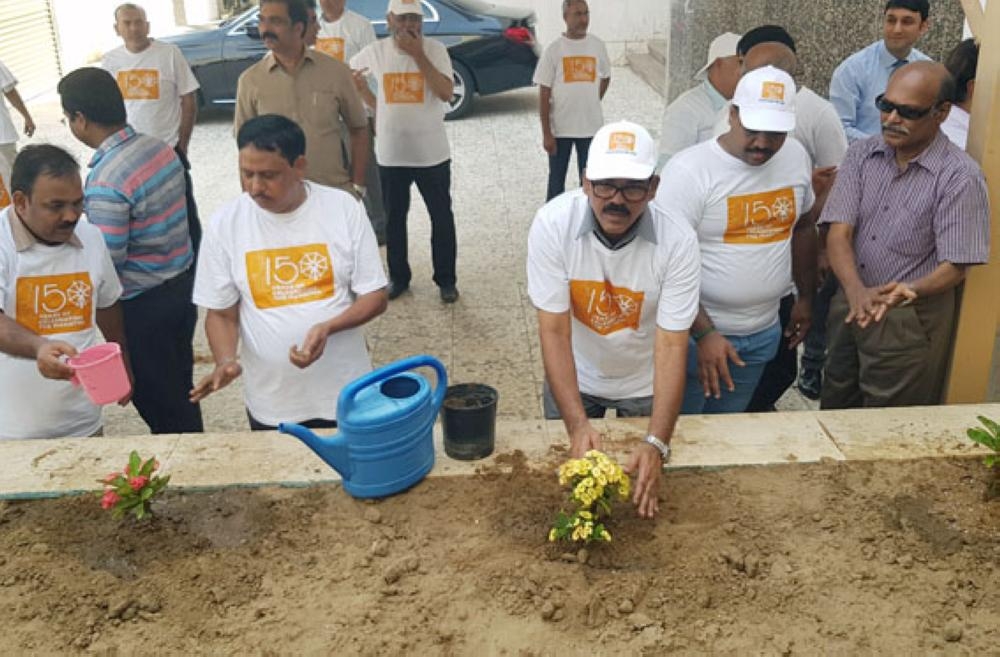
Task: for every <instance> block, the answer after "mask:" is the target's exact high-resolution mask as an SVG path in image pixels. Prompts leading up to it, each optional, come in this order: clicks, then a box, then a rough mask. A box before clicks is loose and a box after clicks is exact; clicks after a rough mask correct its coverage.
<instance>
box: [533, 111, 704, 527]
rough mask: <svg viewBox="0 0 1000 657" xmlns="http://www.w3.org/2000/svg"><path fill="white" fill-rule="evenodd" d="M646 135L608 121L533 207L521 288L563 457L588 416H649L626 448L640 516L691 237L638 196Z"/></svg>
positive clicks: (650, 485)
mask: <svg viewBox="0 0 1000 657" xmlns="http://www.w3.org/2000/svg"><path fill="white" fill-rule="evenodd" d="M655 170H656V144H655V143H654V142H653V139H652V137H650V136H649V133H648V132H647V131H646V130H645V129H644V128H642V127H640V126H638V125H635V124H634V123H628V122H620V123H612V124H609V125H606V126H604V127H603V128H601V129H600V130H598V132H597V134H596V135H594V140H593V143H592V144H591V150H590V159H589V160H588V162H587V170H586V172H585V175H584V181H583V189H582V190H575V191H572V192H569V193H566V194H563V195H561V196H559V197H558V198H556V199H554V200H552V201H550V202H549V203H547V204H546V205H545V206H544V207H543V208H542V209H540V210H539V211H538V213H537V214H536V215H535V220H534V222H533V223H532V225H531V232H530V234H529V236H528V295H529V296H530V297H531V302H532V303H533V304H534V305H535V308H537V309H538V332H539V337H540V339H541V347H542V359H543V361H544V363H545V378H546V386H545V390H544V394H545V416H546V417H547V418H550V419H557V418H560V417H561V418H562V419H563V422H564V423H565V425H566V431H567V433H568V434H569V437H570V449H571V453H572V454H573V456H577V457H579V456H582V455H583V454H585V453H586V452H587V450H590V449H600V448H601V442H602V440H601V434H600V433H599V432H598V431H597V429H596V428H594V427H593V426H592V425H591V423H590V418H600V417H603V416H604V414H605V412H606V411H607V409H610V408H613V409H616V410H617V412H618V415H619V416H649V417H650V420H649V435H648V436H647V438H646V439H645V442H644V444H642V445H640V446H639V448H638V449H637V450H636V451H635V453H634V454H633V458H632V462H631V466H630V468H629V469H630V471H632V472H637V473H638V474H637V477H636V488H635V497H634V499H633V501H634V502H635V503H636V504H637V505H638V509H639V513H640V515H643V516H647V517H651V516H652V515H654V514H655V513H656V511H657V500H656V490H657V487H658V486H659V474H658V473H659V470H660V466H661V463H665V462H666V461H667V459H668V458H669V456H670V447H669V444H670V438H671V436H672V435H673V430H674V423H675V422H676V420H677V414H678V412H679V410H680V404H681V396H682V393H683V389H684V369H685V361H686V355H687V347H688V328H689V327H690V326H691V322H692V321H693V320H694V318H695V315H696V313H697V311H698V277H699V258H698V248H697V238H696V237H695V234H694V232H693V231H692V230H691V227H690V226H688V225H687V223H686V222H685V221H683V220H675V219H671V218H669V217H667V216H665V215H664V214H662V213H660V212H659V211H658V210H656V209H655V208H654V207H653V206H652V205H650V202H651V201H652V200H653V198H654V196H655V195H656V190H657V186H658V184H659V177H658V176H656V175H655Z"/></svg>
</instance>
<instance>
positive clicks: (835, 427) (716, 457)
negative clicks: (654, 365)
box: [0, 404, 1000, 499]
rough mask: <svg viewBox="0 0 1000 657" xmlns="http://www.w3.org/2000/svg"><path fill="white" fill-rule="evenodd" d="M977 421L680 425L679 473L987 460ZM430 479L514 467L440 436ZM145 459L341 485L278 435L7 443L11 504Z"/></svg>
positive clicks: (507, 434)
mask: <svg viewBox="0 0 1000 657" xmlns="http://www.w3.org/2000/svg"><path fill="white" fill-rule="evenodd" d="M977 415H987V416H989V417H993V418H1000V404H972V405H962V406H935V407H914V408H896V409H885V410H883V409H864V410H851V411H806V412H796V413H769V414H743V415H717V416H687V417H682V418H681V419H680V421H679V422H678V427H677V432H676V435H675V437H674V442H673V446H674V457H673V459H672V461H671V467H672V468H686V467H724V466H736V465H768V464H777V463H805V462H816V461H820V460H822V459H833V460H892V459H899V460H903V459H915V458H929V457H948V456H969V455H977V454H986V453H987V451H986V450H985V449H983V448H980V447H979V446H978V445H975V444H974V443H972V442H971V441H970V440H969V439H968V438H966V436H965V430H966V429H967V428H968V427H970V426H974V425H976V424H977V421H976V416H977ZM597 425H598V427H599V428H600V429H601V430H602V431H603V432H604V434H605V436H606V439H605V449H606V451H607V452H609V453H610V454H612V455H614V456H615V457H616V458H618V459H620V460H621V459H624V458H625V456H626V455H627V453H628V451H629V450H630V449H631V446H632V445H634V444H635V441H636V440H640V439H642V437H643V436H645V432H646V420H645V419H638V418H637V419H609V420H601V421H598V422H597ZM434 441H435V447H436V450H437V458H436V463H435V466H434V470H433V472H432V473H431V476H462V475H469V474H473V473H474V472H476V471H477V470H479V469H481V468H483V467H484V466H490V467H494V466H497V465H498V464H499V465H500V466H501V467H503V465H504V463H503V460H500V461H498V460H497V459H495V458H490V459H485V460H481V461H455V460H453V459H451V458H449V457H448V456H446V455H445V453H444V449H443V446H442V438H441V433H440V426H438V427H436V428H435V436H434ZM133 449H136V450H138V451H139V453H140V454H142V455H143V456H144V457H148V456H152V455H156V456H157V457H158V458H159V459H160V461H161V463H162V466H163V470H164V471H165V472H168V473H170V474H171V477H172V478H171V486H172V487H174V488H184V489H188V490H200V489H216V488H223V487H245V486H268V485H280V486H306V485H310V484H316V483H331V482H338V481H340V476H339V475H338V474H337V473H336V472H334V470H333V469H332V468H330V467H328V466H327V465H326V464H325V463H324V462H323V461H322V460H320V459H319V457H317V456H316V455H315V454H313V453H312V451H311V450H310V449H309V448H307V447H306V446H305V445H303V444H302V443H300V442H299V441H298V440H296V439H295V438H292V437H291V436H285V435H281V434H277V433H256V434H252V433H249V432H247V433H234V434H204V435H185V436H148V435H147V436H130V437H114V438H112V437H104V438H65V439H57V440H11V441H0V463H3V464H4V465H3V471H4V476H3V480H2V482H0V499H32V498H41V497H58V496H62V495H73V494H79V493H82V492H86V491H96V490H99V489H100V488H101V486H100V484H99V483H98V481H97V480H98V479H100V478H101V477H103V476H104V475H105V474H107V473H108V472H110V471H112V470H117V469H120V468H122V467H123V466H124V465H125V462H126V460H127V458H128V454H129V452H130V451H131V450H133ZM514 450H520V452H522V453H523V455H524V459H525V460H526V462H527V463H529V464H531V465H532V466H534V467H540V468H555V467H556V466H557V465H558V464H559V463H561V462H562V461H563V460H564V459H565V458H566V456H567V454H568V441H567V439H566V434H565V431H564V429H563V426H562V423H561V422H558V421H555V422H553V421H548V422H546V421H532V420H528V421H509V422H505V421H501V422H499V423H498V425H497V446H496V452H495V454H494V456H500V455H510V454H511V453H512V452H513V451H514Z"/></svg>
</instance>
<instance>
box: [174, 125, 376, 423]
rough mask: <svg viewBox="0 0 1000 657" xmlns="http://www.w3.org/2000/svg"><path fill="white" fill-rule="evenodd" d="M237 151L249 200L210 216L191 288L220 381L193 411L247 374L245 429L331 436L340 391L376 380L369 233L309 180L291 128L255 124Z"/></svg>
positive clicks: (351, 211)
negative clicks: (369, 341)
mask: <svg viewBox="0 0 1000 657" xmlns="http://www.w3.org/2000/svg"><path fill="white" fill-rule="evenodd" d="M236 143H237V146H238V147H239V160H240V179H241V182H242V184H243V190H244V193H243V194H242V195H241V196H240V197H239V198H237V199H236V200H234V201H232V202H230V203H228V204H227V205H225V206H224V207H223V208H222V209H221V210H219V211H218V212H217V213H216V214H215V216H214V217H212V221H211V223H210V224H209V225H208V227H207V229H206V231H205V238H204V241H203V243H202V247H201V252H200V254H199V257H198V273H197V277H196V280H195V286H194V301H195V303H197V304H198V305H199V306H202V307H203V308H207V309H208V314H207V316H206V318H205V333H206V334H207V335H208V344H209V346H210V347H211V349H212V356H213V357H214V359H215V370H214V371H213V372H212V373H211V374H209V375H208V376H206V377H205V378H203V379H202V380H201V381H200V382H199V383H198V385H196V386H195V387H194V389H193V390H192V391H191V400H192V401H194V402H197V401H199V400H201V399H203V398H205V397H206V396H207V395H209V394H211V393H213V392H215V391H216V390H219V389H221V388H223V387H225V386H227V385H229V383H231V382H232V381H233V379H235V378H236V377H238V376H240V374H242V373H243V370H244V369H245V370H246V381H245V391H246V405H247V415H248V416H249V419H250V428H251V429H253V430H255V431H256V430H271V429H274V428H275V427H276V425H278V424H279V423H280V422H296V423H298V424H302V425H304V426H307V427H310V428H317V427H318V428H322V427H334V426H336V421H335V418H336V417H337V396H338V395H339V394H340V389H341V388H342V387H343V386H344V385H345V384H347V383H348V382H349V381H352V380H353V379H355V378H357V377H359V376H361V375H362V374H365V373H366V372H368V371H369V370H371V361H370V359H369V357H368V349H367V347H366V346H365V337H364V333H363V332H362V331H361V326H362V325H364V324H365V323H367V322H368V321H370V320H372V319H374V318H375V317H377V316H379V315H380V314H382V313H383V312H384V311H385V308H386V304H387V303H388V302H387V300H386V294H385V287H386V278H385V273H384V272H383V270H382V263H381V260H380V259H379V254H378V245H377V244H376V243H375V233H374V232H373V231H372V228H371V225H370V224H369V222H368V218H367V216H366V215H365V209H364V206H363V205H361V204H360V203H359V202H358V201H357V199H355V198H354V197H353V196H352V195H351V194H348V193H347V192H345V191H342V190H340V189H335V188H332V187H323V186H322V185H318V184H316V183H313V182H307V181H305V179H304V178H305V172H306V158H305V152H306V138H305V134H304V133H303V132H302V129H301V128H300V127H299V126H298V125H297V124H296V123H295V122H293V121H292V120H290V119H288V118H285V117H283V116H278V115H276V114H265V115H264V116H259V117H256V118H253V119H250V120H249V121H247V122H246V123H244V124H243V126H242V127H241V128H240V131H239V134H238V135H237V137H236ZM240 341H242V342H243V347H242V349H239V343H240ZM241 357H242V364H241Z"/></svg>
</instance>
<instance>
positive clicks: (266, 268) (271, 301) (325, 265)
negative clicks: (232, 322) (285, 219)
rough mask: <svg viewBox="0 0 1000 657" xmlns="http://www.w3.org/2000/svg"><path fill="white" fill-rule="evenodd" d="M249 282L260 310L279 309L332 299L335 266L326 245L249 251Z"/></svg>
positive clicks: (247, 261)
mask: <svg viewBox="0 0 1000 657" xmlns="http://www.w3.org/2000/svg"><path fill="white" fill-rule="evenodd" d="M246 265H247V279H248V281H249V284H250V293H251V295H252V296H253V300H254V303H255V304H256V305H257V307H258V308H260V309H262V310H264V309H267V308H278V307H280V306H290V305H294V304H299V303H308V302H310V301H317V300H319V299H329V298H330V297H332V296H333V289H334V288H333V263H332V262H331V261H330V251H329V249H328V248H327V245H326V244H306V245H303V246H290V247H286V248H282V249H263V250H260V251H248V252H247V254H246Z"/></svg>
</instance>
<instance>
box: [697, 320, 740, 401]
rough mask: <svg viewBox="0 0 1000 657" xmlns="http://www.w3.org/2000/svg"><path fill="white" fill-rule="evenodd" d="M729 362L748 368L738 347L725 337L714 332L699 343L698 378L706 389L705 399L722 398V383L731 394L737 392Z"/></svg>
mask: <svg viewBox="0 0 1000 657" xmlns="http://www.w3.org/2000/svg"><path fill="white" fill-rule="evenodd" d="M729 361H733V363H735V364H736V365H738V366H740V367H745V366H746V363H744V362H743V359H741V358H740V354H739V352H738V351H736V347H734V346H733V343H731V342H730V341H729V340H727V339H726V338H725V336H723V335H721V334H719V333H717V332H712V333H709V334H708V335H706V336H704V337H703V338H702V339H701V340H699V341H698V378H699V380H700V381H701V385H702V386H703V387H704V389H705V397H715V398H716V399H719V398H720V397H722V391H721V389H720V387H719V386H720V383H721V384H724V385H725V386H726V390H728V391H729V392H732V391H734V390H736V385H735V384H734V383H733V377H732V376H731V375H730V374H729Z"/></svg>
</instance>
